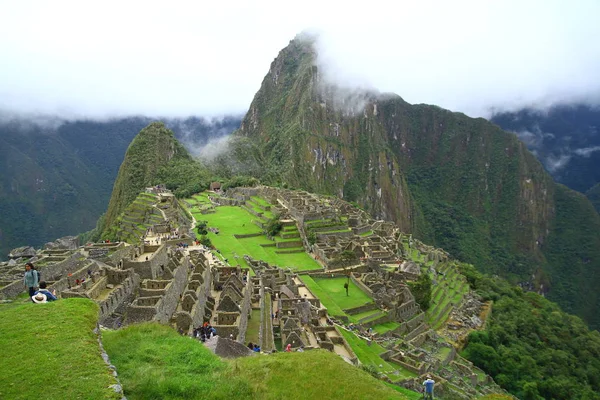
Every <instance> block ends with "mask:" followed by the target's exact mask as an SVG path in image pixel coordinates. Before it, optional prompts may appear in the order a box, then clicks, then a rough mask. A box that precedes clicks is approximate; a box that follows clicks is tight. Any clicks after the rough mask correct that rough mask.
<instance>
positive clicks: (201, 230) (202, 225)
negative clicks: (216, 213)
mask: <svg viewBox="0 0 600 400" xmlns="http://www.w3.org/2000/svg"><path fill="white" fill-rule="evenodd" d="M207 225H208V221H198V224H197V225H196V230H197V232H198V235H206V234H208V230H207V229H206V227H207Z"/></svg>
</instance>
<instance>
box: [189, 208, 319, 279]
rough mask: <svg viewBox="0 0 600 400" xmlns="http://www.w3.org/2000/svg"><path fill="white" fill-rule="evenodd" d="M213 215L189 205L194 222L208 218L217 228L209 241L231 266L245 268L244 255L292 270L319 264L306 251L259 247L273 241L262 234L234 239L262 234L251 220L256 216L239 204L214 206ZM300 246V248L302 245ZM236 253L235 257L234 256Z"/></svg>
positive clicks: (315, 266)
mask: <svg viewBox="0 0 600 400" xmlns="http://www.w3.org/2000/svg"><path fill="white" fill-rule="evenodd" d="M215 211H216V212H215V213H214V214H201V213H199V212H197V211H195V208H192V213H193V215H194V218H196V220H198V221H208V227H209V228H211V227H215V228H219V234H218V235H217V234H215V233H212V232H209V233H208V237H209V238H210V240H211V242H212V244H213V245H214V246H215V247H216V248H217V249H219V250H220V251H221V254H222V255H223V256H224V257H225V258H227V259H228V260H229V263H230V264H231V265H236V264H238V263H239V264H240V265H241V266H242V267H249V265H248V264H247V263H246V261H245V260H244V258H243V257H244V254H247V255H249V256H250V257H252V258H254V259H257V260H263V261H266V262H268V263H269V264H271V265H277V266H278V267H281V268H287V267H289V268H292V269H293V270H296V271H310V270H317V269H321V268H322V267H321V266H320V265H319V264H318V263H317V262H316V261H315V260H314V259H312V258H311V257H310V256H309V255H308V254H307V253H306V251H303V252H301V253H293V254H277V253H276V250H278V249H277V248H276V247H261V244H273V243H275V242H273V241H271V240H269V239H267V237H266V236H265V235H261V236H257V237H251V238H244V239H236V238H235V237H234V236H233V235H234V234H250V233H262V229H261V228H260V227H258V226H257V225H256V224H254V223H253V222H252V221H253V220H256V219H257V218H256V216H254V215H252V214H250V213H249V212H248V211H246V210H244V209H243V208H241V207H235V206H220V207H217V208H216V209H215ZM278 240H279V241H291V240H298V239H281V238H279V239H278ZM302 249H303V248H302ZM236 256H237V259H236Z"/></svg>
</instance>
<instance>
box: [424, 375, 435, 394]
mask: <svg viewBox="0 0 600 400" xmlns="http://www.w3.org/2000/svg"><path fill="white" fill-rule="evenodd" d="M433 385H435V381H434V380H433V379H431V375H427V379H426V380H425V381H424V382H423V386H425V393H424V395H425V397H424V398H425V399H432V400H433Z"/></svg>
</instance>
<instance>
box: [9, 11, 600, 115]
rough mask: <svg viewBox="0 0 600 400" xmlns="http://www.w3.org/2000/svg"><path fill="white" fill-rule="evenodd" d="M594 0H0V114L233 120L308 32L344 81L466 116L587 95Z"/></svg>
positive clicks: (593, 61)
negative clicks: (290, 47)
mask: <svg viewBox="0 0 600 400" xmlns="http://www.w3.org/2000/svg"><path fill="white" fill-rule="evenodd" d="M599 15H600V1H598V0H589V1H588V0H575V1H572V2H567V1H564V0H562V1H553V0H545V1H530V0H523V1H512V0H510V1H506V0H503V1H484V0H479V1H462V0H452V1H410V2H408V1H387V2H383V1H375V0H371V1H360V2H352V1H343V2H328V1H326V0H319V1H312V0H303V1H297V2H296V1H290V2H287V1H280V0H278V1H227V0H221V1H210V2H205V1H176V0H172V1H166V0H162V1H156V2H155V1H139V2H138V1H125V0H121V1H101V2H88V1H81V0H77V1H63V0H53V1H28V0H18V1H17V0H0V108H1V109H4V110H6V109H9V110H11V111H19V112H26V113H37V112H41V113H46V114H59V115H61V116H67V117H73V116H78V117H82V116H86V117H106V116H118V115H128V114H145V115H152V116H153V115H161V116H188V115H202V116H218V115H223V114H229V113H244V112H245V111H246V110H247V109H248V106H249V105H250V102H251V101H252V98H253V96H254V93H255V92H256V91H257V90H258V88H259V87H260V83H261V81H262V79H263V77H264V75H265V74H266V73H267V71H268V69H269V65H270V63H271V61H272V60H273V59H274V58H275V57H276V56H277V54H278V52H279V50H280V49H281V48H283V47H285V46H286V45H287V43H288V42H289V41H290V40H291V39H292V38H293V37H294V36H295V35H296V34H297V33H299V32H301V31H303V30H313V31H318V32H320V42H319V54H320V62H321V63H322V64H323V65H322V66H323V67H325V68H326V69H327V71H329V72H330V75H331V76H335V77H336V79H337V80H338V81H339V83H341V84H343V85H347V86H352V85H368V86H371V87H374V88H377V89H378V90H380V91H383V92H395V93H397V94H399V95H400V96H402V97H403V98H404V99H405V100H406V101H409V102H411V103H431V104H437V105H440V106H442V107H445V108H449V109H451V110H455V111H463V112H465V113H467V114H469V115H472V116H485V115H487V114H488V113H489V110H490V109H491V108H494V107H496V108H507V107H508V108H517V107H520V106H524V105H533V104H541V105H547V104H551V103H554V102H558V101H571V100H584V101H588V102H594V101H598V99H599V98H600V73H599V71H600V23H598V16H599Z"/></svg>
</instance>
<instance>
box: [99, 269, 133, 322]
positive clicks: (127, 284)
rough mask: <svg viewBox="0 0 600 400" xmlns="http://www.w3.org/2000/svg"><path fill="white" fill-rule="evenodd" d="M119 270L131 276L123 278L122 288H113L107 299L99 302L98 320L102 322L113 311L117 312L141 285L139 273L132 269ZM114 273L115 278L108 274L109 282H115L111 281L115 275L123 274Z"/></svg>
mask: <svg viewBox="0 0 600 400" xmlns="http://www.w3.org/2000/svg"><path fill="white" fill-rule="evenodd" d="M107 272H108V273H109V274H110V272H111V271H110V270H109V271H107ZM118 272H128V273H129V276H127V277H126V278H125V279H122V280H121V283H120V284H121V287H120V288H117V289H115V290H113V291H112V292H111V293H110V295H109V296H108V298H107V299H106V300H105V301H103V302H100V303H99V305H100V311H99V317H98V322H100V323H102V322H103V321H104V319H106V318H107V317H109V316H110V315H111V314H112V313H113V312H115V310H116V309H117V308H118V307H119V306H120V305H121V304H122V303H123V301H125V300H126V299H127V298H129V297H130V296H131V295H132V294H133V292H134V291H135V289H136V288H137V287H139V285H140V276H139V275H138V274H136V273H134V272H133V270H132V269H131V270H128V271H118ZM112 275H113V278H111V275H109V276H108V282H109V283H111V284H114V282H111V281H113V280H114V279H115V278H114V276H117V275H122V274H112Z"/></svg>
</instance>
